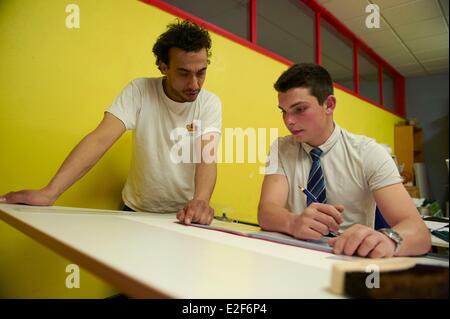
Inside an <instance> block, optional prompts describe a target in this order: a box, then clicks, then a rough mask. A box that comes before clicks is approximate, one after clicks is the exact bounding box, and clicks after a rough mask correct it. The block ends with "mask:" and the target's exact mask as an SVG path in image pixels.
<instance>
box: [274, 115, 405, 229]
mask: <svg viewBox="0 0 450 319" xmlns="http://www.w3.org/2000/svg"><path fill="white" fill-rule="evenodd" d="M277 143H278V150H277ZM319 148H320V149H321V150H322V155H321V156H320V163H321V166H322V171H323V174H324V178H325V185H326V195H327V203H328V204H342V205H344V207H345V210H344V214H343V217H344V222H343V223H342V224H341V228H342V229H346V228H348V227H349V226H351V225H353V224H362V225H366V226H369V227H372V228H373V226H374V220H375V209H376V203H375V199H374V198H373V195H372V192H373V191H375V190H377V189H380V188H382V187H385V186H388V185H393V184H397V183H401V182H402V178H401V177H400V174H399V172H398V169H397V166H396V165H395V162H394V160H393V159H392V157H391V156H390V154H388V152H387V151H386V150H385V149H384V148H383V147H382V146H381V145H379V144H377V143H376V142H375V140H374V139H371V138H369V137H366V136H363V135H355V134H352V133H349V132H348V131H346V130H345V129H342V128H341V127H339V126H338V125H337V124H335V128H334V131H333V133H332V134H331V136H330V137H329V138H328V140H327V141H326V142H325V143H324V144H322V145H320V146H319ZM312 149H313V147H311V146H310V145H308V144H306V143H298V142H296V141H295V140H294V138H293V136H292V135H290V136H285V137H281V138H278V140H276V141H275V142H274V143H273V144H272V146H271V150H270V154H269V162H268V163H269V165H268V167H267V168H266V174H267V175H272V174H279V175H284V176H286V177H287V179H288V184H289V195H288V200H287V203H286V208H287V209H288V210H289V211H291V212H294V213H302V212H303V211H304V209H305V208H306V207H307V206H306V196H305V194H303V193H302V192H301V191H300V190H299V189H298V186H302V187H306V186H307V183H308V177H309V171H310V169H311V165H312V159H311V157H310V155H309V152H310V151H311V150H312ZM276 154H277V155H278V158H276ZM277 164H278V165H277Z"/></svg>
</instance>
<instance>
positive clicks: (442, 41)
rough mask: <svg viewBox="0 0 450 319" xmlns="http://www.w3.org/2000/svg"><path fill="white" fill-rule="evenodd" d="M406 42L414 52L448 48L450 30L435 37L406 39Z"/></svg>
mask: <svg viewBox="0 0 450 319" xmlns="http://www.w3.org/2000/svg"><path fill="white" fill-rule="evenodd" d="M405 44H406V46H407V47H408V48H410V49H411V50H412V51H413V52H420V51H425V50H429V49H441V48H448V32H447V33H443V34H439V35H436V36H433V37H425V38H420V39H415V40H409V41H405Z"/></svg>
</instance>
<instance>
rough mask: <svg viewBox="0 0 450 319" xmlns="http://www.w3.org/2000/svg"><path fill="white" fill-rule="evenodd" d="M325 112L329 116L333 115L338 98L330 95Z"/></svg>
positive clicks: (326, 101)
mask: <svg viewBox="0 0 450 319" xmlns="http://www.w3.org/2000/svg"><path fill="white" fill-rule="evenodd" d="M324 104H325V112H326V113H327V114H333V112H334V109H335V108H336V97H335V96H334V95H329V96H328V97H327V99H326V100H325V103H324Z"/></svg>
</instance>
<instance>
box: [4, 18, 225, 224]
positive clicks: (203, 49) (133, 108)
mask: <svg viewBox="0 0 450 319" xmlns="http://www.w3.org/2000/svg"><path fill="white" fill-rule="evenodd" d="M210 49H211V39H210V36H209V33H208V31H207V30H205V29H203V28H202V27H200V26H198V25H195V24H193V23H191V22H188V21H183V22H176V23H173V24H170V25H168V30H167V31H166V32H164V33H163V34H161V35H160V36H159V38H158V40H157V42H156V43H155V45H154V47H153V52H154V54H155V56H156V65H157V66H158V68H159V70H160V71H161V73H162V74H163V77H161V78H139V79H135V80H133V81H131V82H130V83H129V84H128V85H127V86H126V87H125V88H124V89H123V91H122V93H121V94H120V95H119V96H118V97H117V98H116V99H115V101H114V102H113V104H112V105H111V107H109V108H108V109H107V110H106V112H105V115H104V118H103V120H102V121H101V123H100V124H99V126H98V127H97V128H96V129H95V130H94V131H92V132H91V133H90V134H88V135H87V136H86V137H85V138H84V139H83V140H82V141H81V142H80V143H79V144H78V145H77V146H76V147H75V148H74V149H73V151H72V152H71V153H70V155H69V156H68V157H67V159H66V160H65V161H64V163H63V164H62V166H61V168H60V169H59V170H58V172H57V173H56V175H55V176H54V177H53V179H52V180H51V181H50V182H49V184H48V185H47V186H45V187H44V188H42V189H40V190H22V191H18V192H11V193H8V194H6V195H4V196H1V197H0V202H6V203H24V204H30V205H52V204H53V203H54V202H55V201H56V199H57V198H58V197H59V196H60V195H61V194H62V193H63V192H64V191H65V190H66V189H67V188H69V187H70V186H71V185H72V184H73V183H75V182H76V181H77V180H78V179H80V178H81V177H82V176H83V175H84V174H86V173H87V172H88V170H89V169H90V168H91V167H92V166H94V165H95V163H96V162H97V161H98V160H99V159H100V158H101V157H102V155H103V154H104V153H105V152H106V151H107V150H108V149H109V148H110V147H111V146H112V145H113V144H114V143H115V142H116V141H117V140H118V139H119V138H120V136H122V134H123V133H125V131H126V130H129V129H130V130H134V134H133V138H134V143H133V145H134V149H133V156H132V162H131V168H130V173H129V175H128V178H127V181H126V184H125V187H124V189H123V191H122V199H123V201H124V204H125V205H126V206H125V209H127V210H135V211H145V212H155V213H165V212H177V218H178V219H179V220H180V221H181V222H184V223H186V224H189V223H191V222H196V223H201V224H209V223H211V221H212V219H213V216H214V210H213V209H212V208H211V207H210V205H209V200H210V197H211V195H212V192H213V190H214V186H215V181H216V161H215V149H216V146H217V144H218V140H219V138H220V134H221V117H222V113H221V102H220V99H219V98H218V97H217V96H216V95H214V94H212V93H210V92H208V91H206V90H204V89H202V86H203V83H204V80H205V76H206V70H207V66H208V63H209V59H208V58H209V56H210ZM180 145H181V146H182V147H181V149H182V150H184V152H185V153H186V150H189V151H190V150H191V149H194V150H193V151H192V152H196V157H195V158H196V160H194V159H193V156H190V155H191V154H188V156H185V155H186V154H182V155H183V157H182V158H180V157H179V156H178V155H179V154H178V151H179V149H180V147H178V146H180ZM199 148H200V149H199ZM205 149H207V150H208V152H207V154H208V155H209V156H208V158H206V160H205V158H204V157H202V156H200V155H199V154H198V153H201V152H202V151H203V150H205ZM190 152H191V151H190Z"/></svg>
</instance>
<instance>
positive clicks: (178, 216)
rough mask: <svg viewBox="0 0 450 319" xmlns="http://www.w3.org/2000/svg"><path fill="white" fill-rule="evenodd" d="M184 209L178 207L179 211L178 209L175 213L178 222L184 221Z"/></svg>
mask: <svg viewBox="0 0 450 319" xmlns="http://www.w3.org/2000/svg"><path fill="white" fill-rule="evenodd" d="M185 213H186V212H185V210H184V208H182V209H180V210H179V211H178V213H177V219H178V220H179V221H180V222H182V223H184V215H185Z"/></svg>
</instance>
